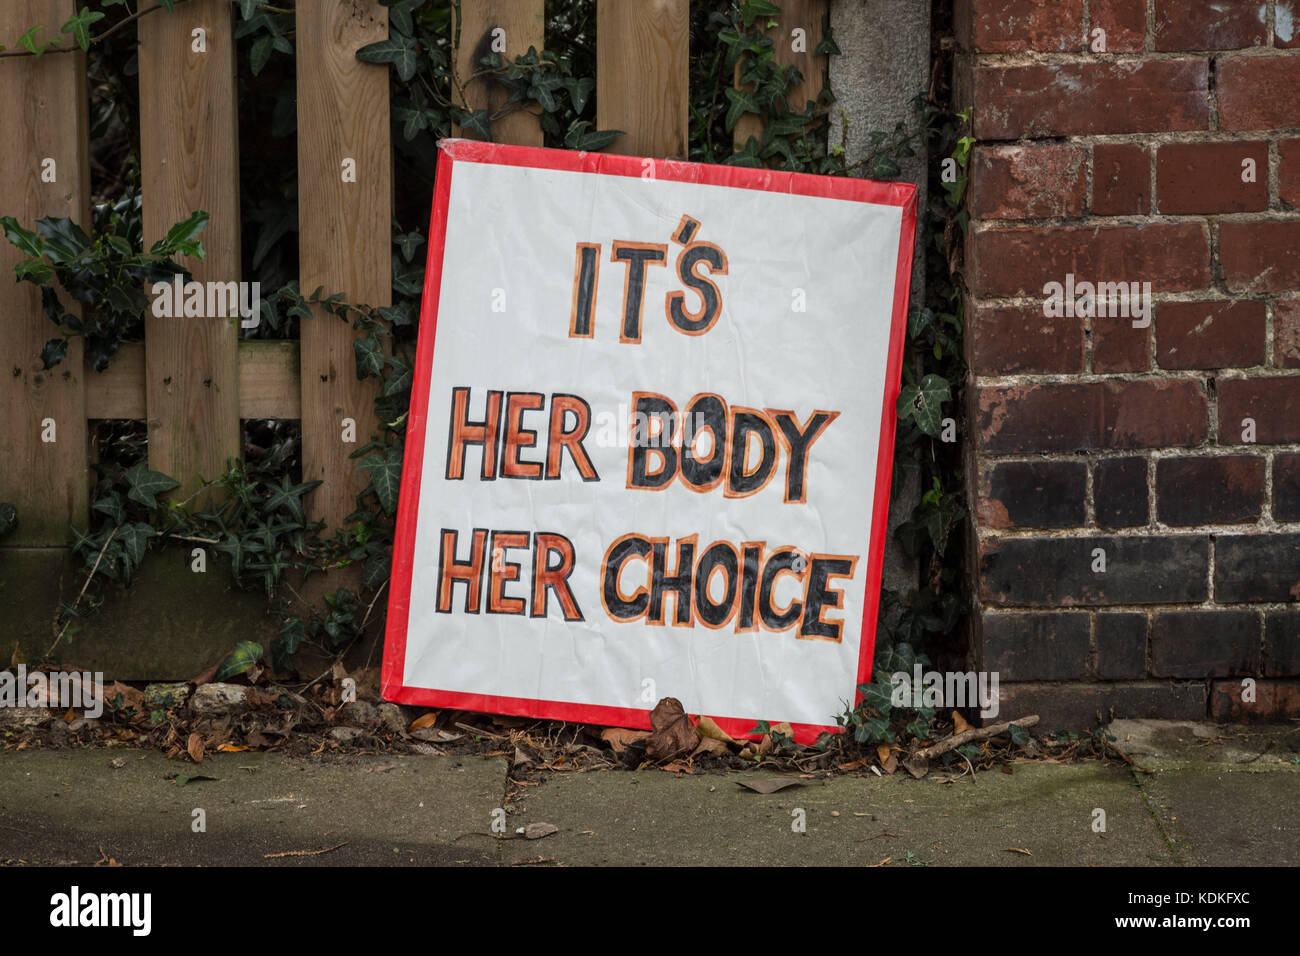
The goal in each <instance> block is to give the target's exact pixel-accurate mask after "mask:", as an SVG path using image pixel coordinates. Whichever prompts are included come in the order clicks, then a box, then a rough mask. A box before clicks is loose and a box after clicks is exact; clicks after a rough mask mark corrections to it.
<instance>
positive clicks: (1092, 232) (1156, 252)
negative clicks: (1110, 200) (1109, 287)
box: [967, 221, 1300, 296]
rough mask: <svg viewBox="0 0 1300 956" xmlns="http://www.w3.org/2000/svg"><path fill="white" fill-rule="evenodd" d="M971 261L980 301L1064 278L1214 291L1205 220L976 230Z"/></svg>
mask: <svg viewBox="0 0 1300 956" xmlns="http://www.w3.org/2000/svg"><path fill="white" fill-rule="evenodd" d="M1247 225H1250V226H1252V227H1253V226H1257V225H1259V223H1248V224H1247ZM1296 225H1297V226H1300V221H1297V223H1296ZM1224 228H1225V229H1226V228H1227V226H1226V225H1225V226H1224ZM967 261H968V262H969V263H970V270H969V273H968V275H969V281H970V286H971V289H972V291H974V293H975V294H976V295H981V296H997V295H1005V296H1010V295H1040V294H1043V287H1044V285H1046V284H1047V283H1048V282H1060V283H1064V282H1065V278H1066V275H1067V273H1073V274H1074V276H1075V281H1076V282H1079V281H1084V280H1086V281H1088V282H1134V281H1145V282H1151V283H1152V286H1153V289H1154V290H1155V291H1160V292H1175V291H1191V290H1195V289H1204V288H1208V287H1209V284H1210V237H1209V232H1208V231H1207V229H1206V226H1205V225H1204V224H1203V223H1200V222H1179V223H1148V224H1144V225H1136V226H1039V227H1032V228H1031V227H1013V228H990V229H983V230H979V231H974V232H972V234H971V237H970V241H969V245H968V260H967Z"/></svg>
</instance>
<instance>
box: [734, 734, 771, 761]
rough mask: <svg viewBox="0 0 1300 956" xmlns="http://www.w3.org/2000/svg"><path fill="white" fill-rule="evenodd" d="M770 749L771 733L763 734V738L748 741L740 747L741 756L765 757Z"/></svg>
mask: <svg viewBox="0 0 1300 956" xmlns="http://www.w3.org/2000/svg"><path fill="white" fill-rule="evenodd" d="M771 749H772V735H771V734H764V735H763V738H762V739H761V740H759V741H757V742H755V741H752V740H751V741H750V742H749V743H747V744H745V746H744V747H743V748H741V751H740V755H741V756H742V757H765V756H767V754H768V753H769V752H770V751H771Z"/></svg>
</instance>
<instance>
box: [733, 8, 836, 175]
mask: <svg viewBox="0 0 1300 956" xmlns="http://www.w3.org/2000/svg"><path fill="white" fill-rule="evenodd" d="M779 5H780V7H781V15H780V16H779V17H778V18H777V21H778V22H777V25H776V26H775V27H773V28H772V29H771V30H769V31H768V35H769V36H770V37H772V40H773V42H774V44H775V50H774V51H773V56H774V59H775V60H776V62H777V63H780V64H781V65H782V66H793V67H797V68H798V70H799V72H800V73H801V74H803V80H802V81H801V82H800V83H799V84H798V85H797V86H794V87H792V88H791V90H790V92H789V94H788V96H787V98H786V99H787V102H788V103H789V105H790V109H791V110H792V111H793V112H795V113H802V112H803V109H804V106H805V105H806V104H807V102H808V101H809V100H812V101H813V102H816V101H817V97H818V96H820V95H821V92H822V87H823V85H824V84H825V81H824V77H823V74H824V72H825V70H826V56H825V54H822V55H820V56H819V55H817V54H816V53H815V52H813V51H815V50H816V49H817V46H818V45H819V44H820V43H821V42H822V39H823V37H824V34H825V31H824V24H825V18H826V0H781V2H780V4H779ZM796 29H798V30H803V31H804V35H803V41H804V42H803V44H802V49H801V50H800V51H799V52H796V51H795V48H794V47H795V42H794V40H795V38H794V37H793V36H792V35H791V33H792V31H794V30H796ZM736 76H737V80H739V76H740V67H739V65H737V67H736ZM751 136H753V137H755V138H756V139H757V140H758V141H759V142H762V140H763V120H762V118H761V117H760V116H758V114H756V113H745V114H744V115H743V116H741V117H740V119H739V120H738V121H737V122H736V129H735V143H736V149H737V150H741V149H744V148H745V143H746V142H748V140H749V137H751Z"/></svg>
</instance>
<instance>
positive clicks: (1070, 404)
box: [976, 379, 1300, 454]
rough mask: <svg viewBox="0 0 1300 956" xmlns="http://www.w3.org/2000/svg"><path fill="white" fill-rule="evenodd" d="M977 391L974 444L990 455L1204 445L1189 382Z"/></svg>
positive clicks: (1197, 397)
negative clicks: (977, 444)
mask: <svg viewBox="0 0 1300 956" xmlns="http://www.w3.org/2000/svg"><path fill="white" fill-rule="evenodd" d="M1297 382H1300V379H1297ZM977 392H978V395H977V397H976V419H977V424H978V429H979V431H978V435H979V442H980V446H981V448H982V449H983V450H985V451H987V452H988V453H990V454H1016V453H1022V452H1024V453H1028V452H1047V451H1076V450H1081V449H1082V450H1087V449H1094V448H1160V447H1166V446H1184V447H1186V446H1195V445H1199V444H1201V442H1203V441H1204V440H1205V435H1206V429H1207V423H1208V405H1207V402H1206V398H1205V395H1204V393H1203V392H1202V391H1201V389H1200V387H1199V385H1198V384H1197V383H1196V382H1192V381H1173V380H1170V381H1159V382H1151V381H1147V382H1104V383H1102V382H1095V383H1078V384H1075V383H1064V384H1059V385H1055V384H1053V385H1016V386H1002V387H985V388H981V389H977Z"/></svg>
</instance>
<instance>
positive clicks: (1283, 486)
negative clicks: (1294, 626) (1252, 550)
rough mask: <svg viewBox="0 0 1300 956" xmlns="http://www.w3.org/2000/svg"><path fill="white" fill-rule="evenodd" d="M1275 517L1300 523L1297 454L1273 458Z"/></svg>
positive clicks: (1298, 646)
mask: <svg viewBox="0 0 1300 956" xmlns="http://www.w3.org/2000/svg"><path fill="white" fill-rule="evenodd" d="M1273 517H1274V519H1276V520H1277V521H1300V454H1296V453H1295V452H1278V453H1277V454H1276V455H1274V456H1273ZM1293 614H1294V612H1293ZM1298 636H1300V635H1298ZM1296 649H1297V652H1300V640H1297V641H1296ZM1298 663H1300V662H1298ZM1297 673H1300V671H1297Z"/></svg>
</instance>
